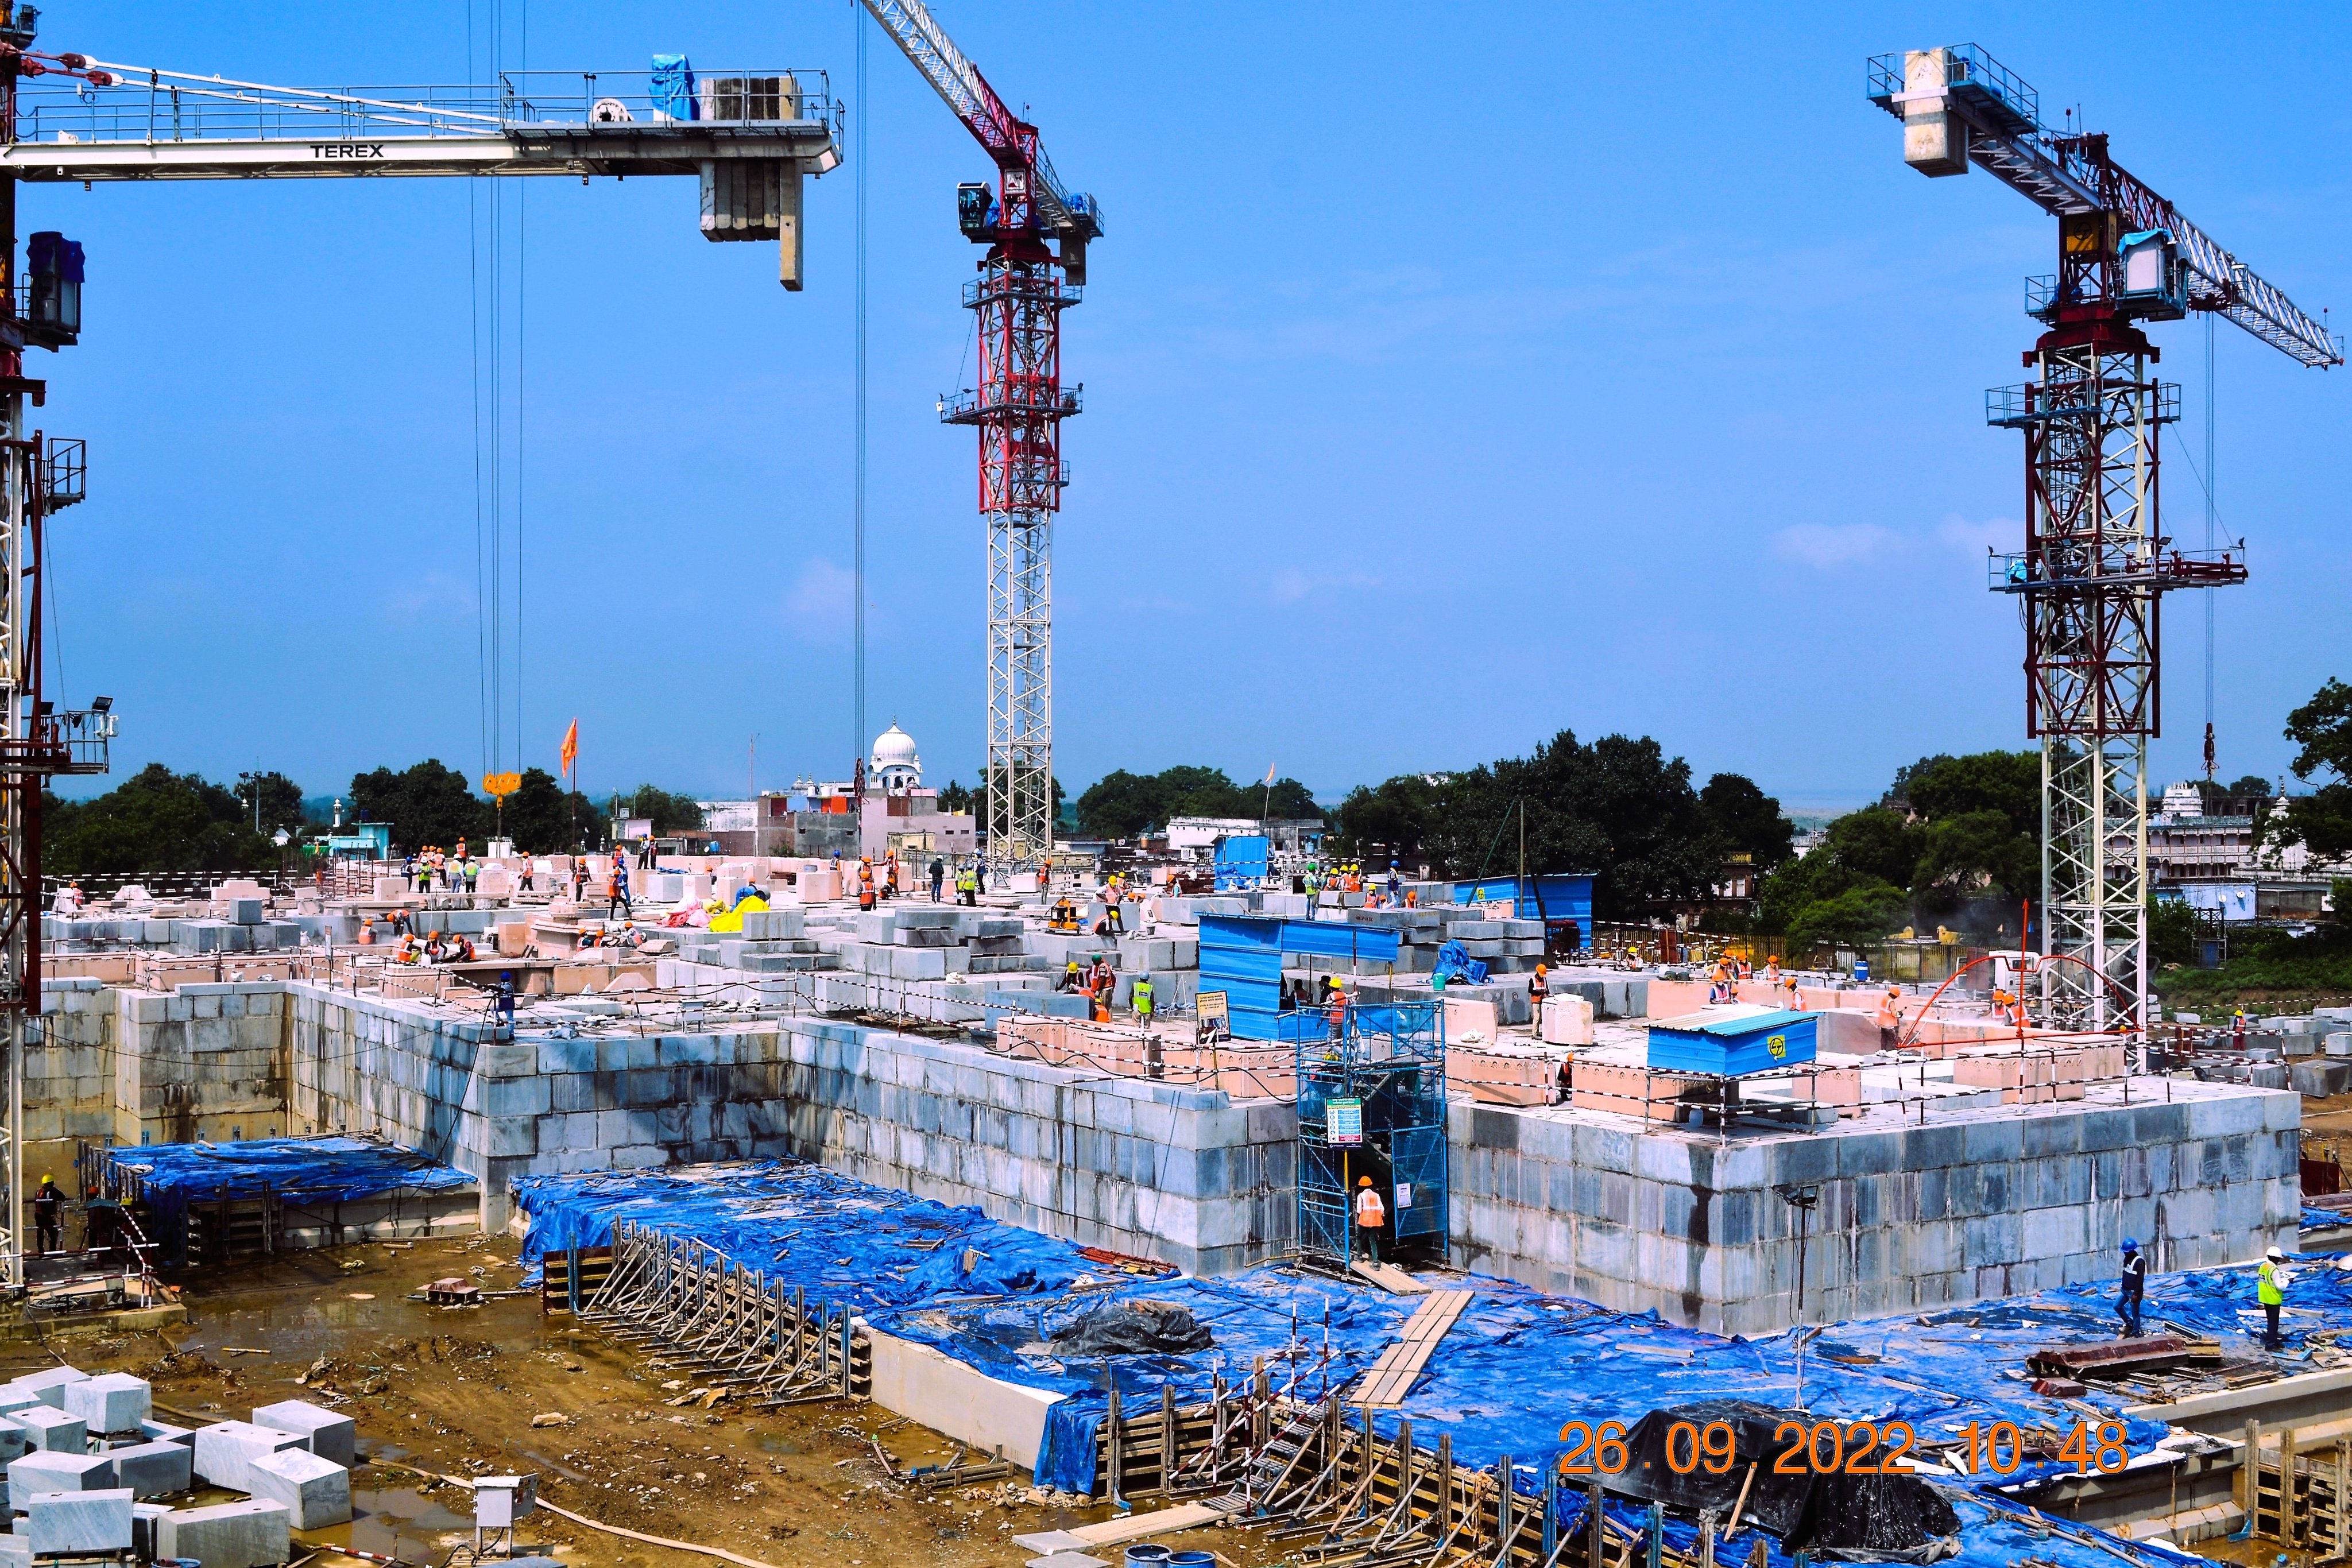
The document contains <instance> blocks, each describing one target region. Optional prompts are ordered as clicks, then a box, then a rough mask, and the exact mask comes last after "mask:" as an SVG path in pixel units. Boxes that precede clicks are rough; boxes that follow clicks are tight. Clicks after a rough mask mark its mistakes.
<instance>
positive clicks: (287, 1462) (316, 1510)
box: [247, 1448, 352, 1530]
mask: <svg viewBox="0 0 2352 1568" xmlns="http://www.w3.org/2000/svg"><path fill="white" fill-rule="evenodd" d="M247 1471H248V1473H249V1474H250V1475H251V1476H252V1478H253V1497H254V1500H255V1501H257V1502H276V1503H283V1504H284V1505H285V1507H286V1514H287V1519H286V1522H287V1524H288V1525H289V1527H290V1528H292V1529H295V1530H324V1529H326V1528H328V1527H329V1526H330V1525H336V1524H349V1523H350V1522H351V1521H352V1473H351V1471H349V1470H347V1469H344V1468H343V1467H342V1466H341V1465H339V1464H337V1463H335V1462H334V1461H333V1460H332V1459H322V1458H320V1457H319V1456H318V1455H316V1454H313V1453H310V1452H308V1451H306V1450H304V1449H300V1448H295V1449H291V1450H289V1451H288V1452H286V1453H282V1454H264V1455H262V1456H261V1457H260V1458H257V1459H255V1460H254V1461H253V1463H252V1464H251V1465H249V1466H247Z"/></svg>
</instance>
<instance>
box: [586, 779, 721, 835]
mask: <svg viewBox="0 0 2352 1568" xmlns="http://www.w3.org/2000/svg"><path fill="white" fill-rule="evenodd" d="M609 805H610V814H611V815H612V816H614V817H645V818H648V819H650V820H651V821H652V822H653V825H654V836H655V837H656V838H667V837H668V836H670V835H671V834H673V833H690V832H692V831H695V830H696V829H698V828H699V827H701V826H702V807H701V806H700V805H699V804H698V802H697V801H696V800H695V799H694V797H693V796H691V795H673V794H671V793H670V792H669V791H668V790H667V789H658V788H656V787H655V786H654V785H651V784H640V785H638V786H637V787H636V789H634V790H632V791H630V792H629V793H628V794H625V795H615V796H614V797H613V799H612V800H611V801H610V803H609Z"/></svg>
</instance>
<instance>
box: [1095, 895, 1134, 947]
mask: <svg viewBox="0 0 2352 1568" xmlns="http://www.w3.org/2000/svg"><path fill="white" fill-rule="evenodd" d="M1103 924H1104V925H1107V926H1108V927H1109V928H1110V929H1109V932H1108V935H1109V936H1126V935H1127V915H1125V914H1124V913H1123V910H1122V906H1121V905H1120V904H1119V901H1118V887H1117V886H1116V885H1114V886H1113V887H1112V889H1111V894H1110V899H1109V902H1108V903H1107V904H1104V905H1103ZM1097 935H1103V933H1097Z"/></svg>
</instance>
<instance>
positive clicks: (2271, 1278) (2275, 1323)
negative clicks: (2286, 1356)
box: [2254, 1247, 2294, 1350]
mask: <svg viewBox="0 0 2352 1568" xmlns="http://www.w3.org/2000/svg"><path fill="white" fill-rule="evenodd" d="M2292 1283H2294V1281H2293V1280H2292V1279H2291V1278H2290V1277H2289V1276H2288V1273H2287V1268H2286V1254H2285V1253H2284V1252H2283V1251H2281V1250H2280V1249H2277V1248H2275V1247H2273V1248H2272V1249H2270V1250H2269V1251H2267V1252H2265V1253H2263V1266H2262V1267H2261V1268H2260V1269H2258V1270H2255V1271H2254V1296H2255V1299H2256V1300H2258V1301H2261V1302H2262V1304H2263V1322H2264V1324H2265V1327H2264V1329H2263V1349H2265V1350H2284V1349H2285V1348H2286V1341H2285V1339H2284V1337H2282V1336H2281V1335H2280V1333H2279V1309H2280V1308H2281V1307H2284V1305H2286V1288H2287V1286H2289V1285H2290V1284H2292Z"/></svg>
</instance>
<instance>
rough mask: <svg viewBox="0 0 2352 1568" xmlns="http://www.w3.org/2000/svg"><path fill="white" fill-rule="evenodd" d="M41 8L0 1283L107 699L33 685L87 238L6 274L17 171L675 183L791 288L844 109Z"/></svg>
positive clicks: (6, 527)
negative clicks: (69, 778)
mask: <svg viewBox="0 0 2352 1568" xmlns="http://www.w3.org/2000/svg"><path fill="white" fill-rule="evenodd" d="M35 22H36V13H35V11H34V8H33V7H32V6H30V5H20V4H16V0H0V1042H5V1050H6V1053H7V1054H6V1061H5V1067H0V1072H5V1078H6V1084H5V1114H6V1121H5V1125H0V1285H5V1287H8V1288H20V1287H21V1286H22V1285H23V1283H24V1280H25V1274H24V1251H23V1236H22V1230H21V1226H22V1220H23V1193H22V1184H23V1180H24V1159H23V1155H24V1150H23V1149H22V1147H21V1146H20V1144H19V1138H18V1129H19V1128H21V1127H22V1125H23V1123H24V1117H23V1096H22V1084H23V1077H24V1056H25V1045H26V1040H27V1038H28V1026H29V1024H30V1020H31V1019H32V1018H33V1017H34V1016H36V1015H37V1013H38V1011H39V1009H40V998H41V929H40V925H41V923H40V914H41V907H40V901H41V854H40V801H41V791H42V788H43V785H44V782H45V781H46V780H47V779H49V778H51V777H54V776H57V775H59V774H74V773H81V774H91V773H103V772H105V771H106V768H107V761H108V743H109V741H110V739H111V738H112V737H113V736H114V734H115V715H114V714H113V713H112V712H111V711H110V709H111V705H110V703H108V702H107V700H106V699H104V698H102V697H101V698H99V699H97V700H96V701H94V702H93V703H92V704H91V706H90V707H89V708H88V709H81V710H75V711H69V712H65V713H59V712H58V711H56V709H55V708H54V707H53V706H52V705H51V704H50V703H48V702H47V701H46V700H44V698H43V696H42V688H41V658H40V649H41V626H40V604H41V592H40V569H41V562H42V560H43V559H44V558H43V554H42V550H41V535H42V528H43V524H44V520H45V519H46V517H47V516H48V515H49V514H51V513H53V512H55V511H56V510H57V509H58V507H62V506H64V505H66V504H68V503H69V502H71V501H76V500H79V499H80V498H81V497H82V493H83V490H82V486H83V474H84V466H85V465H84V463H83V459H82V444H81V443H80V442H78V441H75V442H60V441H56V440H50V439H47V438H46V437H45V436H43V434H41V433H39V432H37V431H34V432H28V431H27V430H26V420H25V402H26V398H27V397H28V396H29V397H30V398H31V399H32V402H33V404H34V406H36V407H38V406H41V404H42V402H43V401H44V398H45V395H46V392H47V383H46V382H43V381H40V380H37V379H34V378H31V377H28V376H26V374H25V363H24V355H25V350H26V349H27V348H32V347H37V348H43V349H47V350H58V349H61V348H65V347H68V346H70V345H71V344H73V343H75V342H76V341H78V340H79V334H80V330H81V284H82V276H81V267H82V259H81V251H80V247H79V246H77V245H74V244H73V243H72V242H70V241H68V240H66V239H65V238H64V237H63V236H62V235H58V234H55V233H42V234H36V235H33V236H32V241H33V244H32V249H31V266H30V268H29V273H28V276H27V277H24V278H22V279H19V278H18V277H16V275H15V266H16V196H17V190H18V187H19V185H21V184H27V183H32V184H38V183H62V182H68V181H79V182H81V183H85V184H89V183H96V182H98V181H172V180H237V179H286V178H350V177H383V176H402V175H498V176H509V175H570V176H573V177H576V178H578V179H579V180H580V181H581V182H582V183H586V182H587V181H588V180H589V179H591V178H593V177H597V176H611V177H613V178H615V179H623V178H625V177H627V176H628V175H631V174H660V175H686V176H691V177H696V178H698V180H699V181H700V183H701V190H702V205H701V214H700V224H701V229H702V233H703V235H704V237H705V238H708V239H710V240H714V241H740V240H761V239H772V240H774V241H775V242H776V246H777V256H778V281H779V282H781V283H782V285H783V286H784V287H786V288H787V289H798V288H799V287H801V282H802V243H801V240H802V202H801V194H802V185H803V179H804V178H805V177H808V176H812V175H821V174H824V173H825V172H828V171H830V170H832V169H833V168H835V166H837V165H838V164H839V162H841V155H840V152H839V147H838V141H837V133H838V131H839V130H840V124H841V114H840V110H839V107H838V105H836V104H835V102H834V100H833V99H831V97H830V96H829V94H828V91H827V89H826V86H825V77H824V73H823V72H821V71H818V72H804V71H803V72H795V71H789V70H775V69H769V70H748V71H729V72H710V73H705V74H704V75H703V76H701V77H700V78H698V77H697V76H696V74H695V73H694V71H693V69H692V68H691V67H690V66H689V65H688V63H687V61H686V60H685V59H684V58H683V57H677V56H667V57H656V60H655V62H654V68H653V69H651V70H648V71H642V72H639V71H626V72H602V73H585V72H583V73H564V72H553V71H532V72H520V71H516V72H506V73H502V74H501V75H500V76H499V79H498V80H497V81H495V82H492V83H487V84H485V83H475V84H467V85H459V86H439V87H409V88H384V89H344V90H341V91H328V90H324V89H310V88H285V87H272V86H268V85H267V84H264V83H259V82H247V81H236V80H231V79H228V78H223V77H218V76H198V75H194V74H191V73H189V72H184V71H168V70H163V69H160V68H150V67H146V66H128V65H121V64H116V63H113V62H110V61H105V60H99V59H95V58H92V57H89V56H87V55H83V54H79V53H62V52H61V53H49V52H45V51H42V50H39V49H36V48H35V47H33V46H34V42H35V32H34V28H35Z"/></svg>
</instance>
